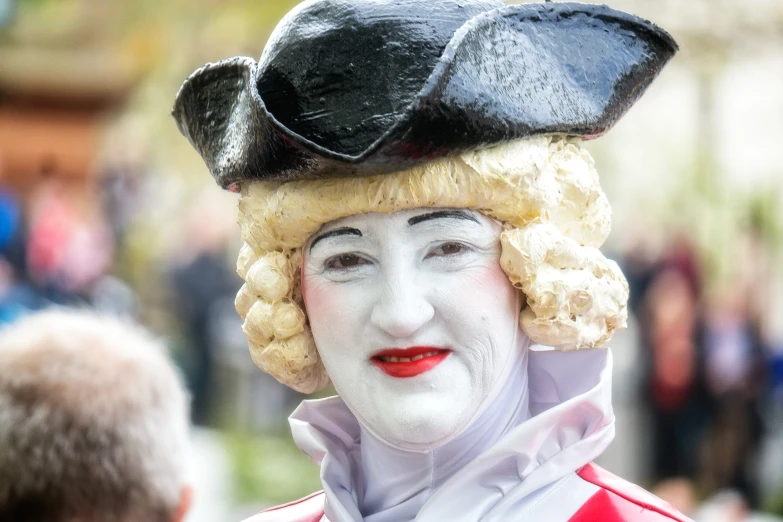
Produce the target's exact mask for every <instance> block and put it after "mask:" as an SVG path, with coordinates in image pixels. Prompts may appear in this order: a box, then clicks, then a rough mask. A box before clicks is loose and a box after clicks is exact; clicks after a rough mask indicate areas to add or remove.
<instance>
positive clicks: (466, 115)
mask: <svg viewBox="0 0 783 522" xmlns="http://www.w3.org/2000/svg"><path fill="white" fill-rule="evenodd" d="M676 49H677V47H676V44H675V43H674V41H673V40H672V39H671V37H670V36H669V35H668V34H667V33H665V32H664V31H662V30H661V29H659V28H658V27H656V26H654V25H653V24H651V23H649V22H647V21H644V20H642V19H639V18H637V17H634V16H631V15H628V14H625V13H621V12H618V11H615V10H612V9H610V8H608V7H606V6H597V5H589V4H576V3H574V4H568V3H563V4H560V3H545V4H543V3H542V4H524V5H515V6H504V5H503V4H502V3H501V2H498V1H496V0H459V1H457V0H441V1H437V2H432V1H428V0H402V1H400V0H396V1H393V2H391V1H379V0H310V1H307V2H304V3H302V4H300V5H299V6H298V7H297V8H295V9H294V10H293V11H292V12H291V13H289V14H288V15H287V16H286V17H285V18H284V19H283V21H281V22H280V24H279V25H278V27H277V29H276V30H275V32H274V33H273V35H272V36H271V37H270V40H269V42H268V44H267V46H266V48H265V50H264V53H263V55H262V57H261V59H260V61H259V62H258V63H256V62H255V61H254V60H252V59H249V58H235V59H231V60H226V61H223V62H220V63H216V64H208V65H206V66H205V67H203V68H201V69H199V70H198V71H196V72H195V73H194V74H193V75H191V76H190V77H189V78H188V80H187V81H186V82H185V83H184V85H183V86H182V88H181V89H180V92H179V93H178V95H177V101H176V104H175V107H174V116H175V118H176V120H177V123H178V125H179V128H180V130H181V131H182V133H183V134H184V135H185V136H186V137H187V138H188V139H189V140H190V141H191V143H192V144H193V145H194V147H195V148H196V149H197V150H198V151H199V153H200V154H201V155H202V157H203V158H204V160H205V162H206V163H207V165H208V167H209V169H210V171H211V173H212V175H213V176H214V177H215V179H216V180H217V182H218V183H219V184H220V185H221V186H222V187H224V188H227V189H229V190H234V191H238V192H240V194H241V196H240V204H239V210H240V225H241V227H242V237H243V239H244V246H243V247H242V250H241V252H240V254H239V260H238V263H237V269H238V272H239V274H240V275H241V276H242V278H243V279H244V280H245V281H246V284H245V285H244V286H243V287H242V289H241V291H240V292H239V294H238V296H237V301H236V305H237V310H238V311H239V313H240V314H241V315H242V316H243V318H244V319H245V323H244V326H243V329H244V331H245V334H246V335H247V338H248V341H249V345H250V352H251V355H252V357H253V360H254V361H255V363H256V364H257V365H258V366H259V367H261V368H262V369H263V370H264V371H267V372H268V373H270V374H271V375H273V376H274V377H275V378H277V379H278V380H279V381H280V382H282V383H284V384H287V385H288V386H291V387H292V388H294V389H296V390H299V391H302V392H305V393H309V392H313V391H315V390H318V389H320V388H322V387H323V386H325V385H326V384H327V383H328V382H329V381H331V382H332V384H333V385H334V387H335V389H336V390H337V392H338V393H339V396H337V397H331V398H327V399H323V400H318V401H304V402H303V403H302V405H301V406H300V407H299V408H298V409H297V410H296V411H295V412H294V413H293V415H292V416H291V419H290V423H291V428H292V432H293V436H294V439H295V441H296V443H297V445H298V446H299V447H300V448H301V449H302V450H303V451H304V452H305V453H306V454H307V455H309V456H310V457H311V458H312V459H313V460H314V461H315V462H316V463H317V464H318V465H319V466H320V468H321V480H322V484H323V491H322V492H318V493H315V494H314V495H311V496H310V497H307V498H305V499H302V500H299V501H296V502H293V503H291V504H288V505H286V506H280V507H278V508H273V509H271V510H268V511H266V512H264V513H262V514H260V515H258V516H257V517H254V518H253V519H251V520H252V521H254V522H269V521H294V520H297V521H304V520H307V521H330V522H358V521H362V520H364V521H371V522H392V521H393V522H404V521H411V520H416V521H420V522H436V521H437V522H441V521H447V520H448V521H451V520H464V521H479V520H481V521H507V520H545V521H558V520H561V521H566V520H570V521H598V520H601V521H642V520H643V521H653V520H686V519H685V518H684V517H683V516H682V515H681V514H679V513H677V512H676V511H675V510H674V509H672V508H671V507H670V506H668V505H666V504H665V503H663V502H662V501H660V500H659V499H657V498H655V497H653V496H652V495H650V494H649V493H646V492H645V491H644V490H642V489H640V488H638V487H636V486H633V485H631V484H628V483H626V482H624V481H622V480H621V479H619V478H617V477H614V476H612V475H610V474H608V473H607V472H605V471H603V470H601V469H600V468H598V467H597V466H595V465H594V464H592V463H591V462H592V460H593V459H595V458H596V457H598V456H599V455H600V454H601V453H602V452H603V450H604V449H605V448H606V447H607V446H608V445H609V443H610V442H611V440H612V438H613V435H614V417H613V413H612V406H611V393H610V386H611V367H612V359H611V353H610V352H609V351H608V349H606V348H601V346H603V345H605V343H607V342H608V341H609V339H610V338H611V336H612V332H613V331H614V330H616V329H618V328H623V327H624V326H625V320H626V315H627V312H626V301H627V299H628V287H627V284H626V282H625V279H624V277H623V275H622V273H621V272H620V270H619V268H618V266H617V265H616V264H615V263H614V262H612V261H610V260H608V259H606V258H605V257H604V256H603V255H602V254H601V253H600V251H599V250H598V248H599V247H600V246H601V245H602V244H603V242H604V240H605V239H606V237H607V235H608V234H609V227H610V208H609V204H608V201H607V199H606V197H605V195H604V194H603V192H602V191H601V188H600V185H599V182H598V176H597V173H596V171H595V168H594V164H593V160H592V158H591V157H590V155H589V154H588V152H587V151H586V150H585V149H583V148H582V147H581V145H580V141H581V139H584V138H593V137H596V136H599V135H601V134H603V133H604V132H606V131H607V130H608V129H609V128H610V127H611V126H612V125H613V124H614V123H615V122H616V121H617V119H619V118H620V117H621V116H622V115H623V114H624V113H625V111H626V110H627V109H628V108H629V107H630V106H631V105H632V104H633V103H634V102H635V101H636V100H637V99H638V98H639V96H641V94H642V93H643V91H644V90H645V89H646V87H647V86H648V85H649V84H650V82H651V81H652V80H653V79H654V77H655V76H656V75H657V74H658V72H659V71H660V69H661V68H662V67H663V65H664V64H665V63H666V62H667V61H668V60H669V59H670V58H671V56H672V55H673V54H674V53H675V51H676ZM259 400H263V398H259Z"/></svg>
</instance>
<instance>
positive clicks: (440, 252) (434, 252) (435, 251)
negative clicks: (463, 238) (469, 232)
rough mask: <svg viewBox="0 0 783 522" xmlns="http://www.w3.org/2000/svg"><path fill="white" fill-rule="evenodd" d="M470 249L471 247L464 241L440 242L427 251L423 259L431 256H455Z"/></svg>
mask: <svg viewBox="0 0 783 522" xmlns="http://www.w3.org/2000/svg"><path fill="white" fill-rule="evenodd" d="M470 250H471V248H470V247H468V246H467V245H465V244H464V243H459V242H456V241H447V242H445V243H440V244H439V245H436V246H435V247H433V248H432V249H431V250H430V251H429V252H427V255H426V256H425V259H429V258H433V257H455V256H459V255H460V254H464V253H466V252H469V251H470Z"/></svg>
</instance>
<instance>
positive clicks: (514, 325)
mask: <svg viewBox="0 0 783 522" xmlns="http://www.w3.org/2000/svg"><path fill="white" fill-rule="evenodd" d="M500 231H501V227H500V225H499V224H497V223H496V222H495V221H493V220H492V219H490V218H487V217H486V216H484V215H482V214H480V213H478V212H474V211H469V210H454V209H416V210H409V211H400V212H396V213H394V214H379V213H369V214H359V215H355V216H350V217H347V218H344V219H340V220H337V221H333V222H331V223H328V224H326V225H324V227H322V229H321V230H320V231H319V232H317V233H316V234H314V235H313V237H312V238H311V239H310V241H309V242H308V244H307V245H305V248H304V249H303V252H304V262H303V266H302V291H303V295H304V300H305V306H306V308H307V314H308V317H309V320H310V327H311V329H312V333H313V337H314V338H315V342H316V345H317V347H318V351H319V353H320V355H321V358H322V359H323V363H324V365H325V367H326V370H327V372H328V373H329V376H330V377H331V380H332V383H333V384H334V386H335V389H336V390H337V391H338V393H339V394H340V395H341V396H342V398H343V400H344V401H345V403H346V404H347V405H348V407H349V408H350V409H351V411H352V412H353V413H354V415H356V417H357V418H358V420H359V421H360V422H361V423H362V425H364V427H365V428H366V429H369V430H370V431H371V432H372V433H374V434H375V435H376V436H377V437H379V438H380V439H381V440H383V441H385V442H387V443H389V444H391V445H393V446H395V447H398V448H401V449H407V450H413V451H428V450H431V449H434V448H436V447H438V446H440V445H442V444H445V443H446V442H448V441H449V440H451V439H453V438H454V437H456V436H457V435H459V434H460V433H461V432H462V431H463V430H464V429H465V428H466V427H467V426H468V425H469V423H470V421H471V419H473V418H474V416H475V415H476V413H477V412H478V411H479V410H480V408H481V407H482V403H483V402H484V401H485V399H487V397H488V396H489V395H490V393H491V392H492V390H493V388H494V387H495V386H497V385H498V382H499V380H500V378H501V376H502V375H503V374H504V368H505V365H506V363H507V361H508V360H509V354H510V352H511V350H512V349H514V347H515V339H516V337H517V335H522V334H521V332H519V326H518V324H519V311H520V296H519V293H518V291H517V290H516V289H515V288H514V287H513V286H512V285H511V283H510V282H509V280H508V278H507V276H506V274H505V273H504V272H503V271H502V270H501V268H500V265H499V257H500V243H499V240H498V238H499V235H500Z"/></svg>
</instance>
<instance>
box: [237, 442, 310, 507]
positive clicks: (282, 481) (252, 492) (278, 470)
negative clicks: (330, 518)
mask: <svg viewBox="0 0 783 522" xmlns="http://www.w3.org/2000/svg"><path fill="white" fill-rule="evenodd" d="M224 441H225V448H226V451H227V453H228V455H229V460H230V462H231V467H232V470H233V476H234V481H235V483H234V490H235V492H236V496H237V498H236V500H237V501H238V502H240V503H268V504H269V505H274V504H281V503H285V502H290V501H292V500H295V499H298V498H301V497H304V496H306V495H309V494H310V493H313V492H315V491H319V490H320V489H322V486H321V482H320V479H319V475H318V472H319V468H318V466H316V465H315V464H314V463H313V462H312V461H311V460H310V459H309V458H307V457H306V456H305V455H304V454H303V453H302V452H301V451H300V450H299V449H298V448H297V447H296V446H295V445H294V443H293V441H292V440H291V437H290V436H285V437H273V436H260V435H250V434H248V433H245V432H234V433H230V434H226V435H225V436H224Z"/></svg>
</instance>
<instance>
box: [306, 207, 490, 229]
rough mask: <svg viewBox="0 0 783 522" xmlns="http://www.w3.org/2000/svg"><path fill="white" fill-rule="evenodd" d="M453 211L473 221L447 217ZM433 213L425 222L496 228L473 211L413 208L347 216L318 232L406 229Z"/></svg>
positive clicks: (482, 215)
mask: <svg viewBox="0 0 783 522" xmlns="http://www.w3.org/2000/svg"><path fill="white" fill-rule="evenodd" d="M455 211H458V212H460V213H463V214H466V215H468V216H471V217H473V218H474V219H475V221H471V220H468V219H458V218H456V219H455V218H454V217H453V216H452V217H449V214H450V213H453V212H455ZM433 213H434V216H433V219H432V220H429V219H428V220H427V221H439V222H450V223H452V224H453V225H455V226H465V225H468V224H471V225H473V226H475V224H476V221H478V223H479V224H481V225H483V226H488V227H494V226H498V225H497V222H496V221H495V220H494V219H492V218H489V217H487V216H485V215H484V214H482V213H481V212H477V211H475V210H470V209H463V208H443V207H422V208H415V209H410V210H399V211H397V212H392V213H383V212H364V213H362V214H354V215H352V216H347V217H344V218H340V219H335V220H334V221H329V222H328V223H326V224H324V225H323V226H322V227H321V229H320V231H319V232H326V231H329V230H333V229H336V228H342V227H350V228H357V229H359V230H370V229H373V228H378V227H381V228H387V227H389V228H397V227H405V228H407V227H408V226H410V223H409V222H410V221H411V219H412V218H416V217H419V216H425V215H429V214H433Z"/></svg>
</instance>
